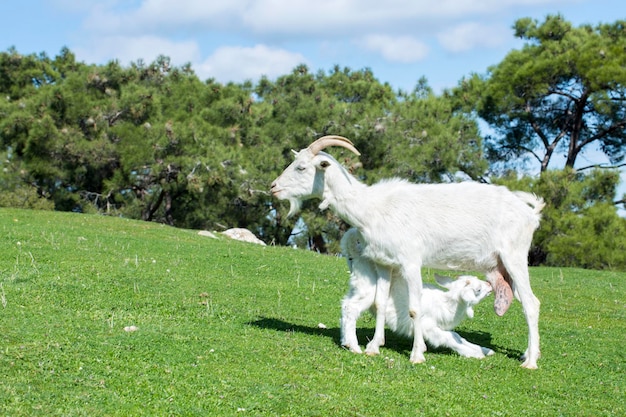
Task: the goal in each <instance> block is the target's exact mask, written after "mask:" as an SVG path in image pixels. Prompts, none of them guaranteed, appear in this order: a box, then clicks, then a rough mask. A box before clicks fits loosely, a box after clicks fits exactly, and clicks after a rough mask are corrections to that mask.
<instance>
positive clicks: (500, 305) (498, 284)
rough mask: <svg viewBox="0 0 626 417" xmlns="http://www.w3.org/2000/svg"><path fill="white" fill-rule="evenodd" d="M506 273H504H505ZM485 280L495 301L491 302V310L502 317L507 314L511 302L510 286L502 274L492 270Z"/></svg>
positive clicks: (511, 292)
mask: <svg viewBox="0 0 626 417" xmlns="http://www.w3.org/2000/svg"><path fill="white" fill-rule="evenodd" d="M505 273H506V271H505ZM487 279H488V280H489V283H490V284H491V287H492V288H493V294H494V296H495V300H494V302H493V310H494V311H495V313H496V314H497V315H498V316H500V317H502V316H504V313H506V312H507V310H508V309H509V307H511V303H512V302H513V290H512V289H511V284H510V283H509V281H508V280H506V279H505V277H504V275H503V274H502V272H500V271H499V270H497V269H496V270H494V271H492V272H490V273H488V274H487Z"/></svg>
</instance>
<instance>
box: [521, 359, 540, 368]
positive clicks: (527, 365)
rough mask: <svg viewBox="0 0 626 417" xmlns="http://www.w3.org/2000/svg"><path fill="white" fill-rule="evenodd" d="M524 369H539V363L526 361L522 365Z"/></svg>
mask: <svg viewBox="0 0 626 417" xmlns="http://www.w3.org/2000/svg"><path fill="white" fill-rule="evenodd" d="M521 366H522V368H526V369H537V362H536V361H529V360H527V361H524V363H522V365H521Z"/></svg>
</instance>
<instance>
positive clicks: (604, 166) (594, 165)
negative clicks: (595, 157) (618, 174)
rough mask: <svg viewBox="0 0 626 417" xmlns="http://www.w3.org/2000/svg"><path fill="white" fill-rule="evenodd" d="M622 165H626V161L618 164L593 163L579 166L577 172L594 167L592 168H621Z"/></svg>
mask: <svg viewBox="0 0 626 417" xmlns="http://www.w3.org/2000/svg"><path fill="white" fill-rule="evenodd" d="M621 167H626V163H623V164H617V165H606V164H593V165H589V166H586V167H582V168H578V169H577V170H576V172H581V171H584V170H586V169H592V168H603V169H617V168H621Z"/></svg>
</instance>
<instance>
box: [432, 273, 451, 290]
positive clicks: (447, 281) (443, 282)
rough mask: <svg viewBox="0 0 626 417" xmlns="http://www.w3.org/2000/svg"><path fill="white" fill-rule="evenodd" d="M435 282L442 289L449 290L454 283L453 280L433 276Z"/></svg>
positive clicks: (441, 276)
mask: <svg viewBox="0 0 626 417" xmlns="http://www.w3.org/2000/svg"><path fill="white" fill-rule="evenodd" d="M435 281H437V284H439V285H441V286H442V287H444V288H450V285H451V284H452V283H453V282H454V279H452V278H450V277H444V276H443V275H439V274H435Z"/></svg>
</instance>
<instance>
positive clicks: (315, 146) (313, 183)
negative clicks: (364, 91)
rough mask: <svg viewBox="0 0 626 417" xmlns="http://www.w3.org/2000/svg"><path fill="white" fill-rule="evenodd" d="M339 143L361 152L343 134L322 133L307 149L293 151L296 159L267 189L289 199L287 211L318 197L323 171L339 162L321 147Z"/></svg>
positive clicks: (320, 194)
mask: <svg viewBox="0 0 626 417" xmlns="http://www.w3.org/2000/svg"><path fill="white" fill-rule="evenodd" d="M329 146H341V147H344V148H346V149H349V150H350V151H352V152H354V153H355V154H357V155H360V153H359V151H357V150H356V148H355V147H354V145H353V144H352V142H350V141H349V140H348V139H346V138H344V137H342V136H334V135H332V136H324V137H322V138H319V139H318V140H316V141H315V142H313V143H311V144H310V145H309V147H308V148H306V149H302V150H301V151H300V152H295V151H294V154H295V160H294V161H293V162H292V163H291V164H290V165H289V166H288V167H287V168H285V170H284V171H283V172H282V174H280V175H279V176H278V178H276V179H275V180H274V182H272V185H271V188H270V191H271V192H272V195H273V196H275V197H276V198H278V199H279V200H289V204H290V206H289V214H288V215H287V216H292V215H294V214H295V213H297V212H298V211H299V210H300V206H301V205H302V202H303V201H304V200H308V199H310V198H315V197H319V198H321V196H322V193H323V191H324V178H323V176H324V172H325V171H326V169H327V168H328V167H329V166H331V165H333V164H337V165H339V163H338V162H337V160H335V158H333V157H332V156H330V155H328V154H327V153H325V152H321V150H322V149H324V148H327V147H329Z"/></svg>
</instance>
